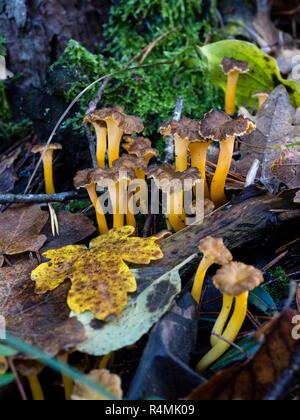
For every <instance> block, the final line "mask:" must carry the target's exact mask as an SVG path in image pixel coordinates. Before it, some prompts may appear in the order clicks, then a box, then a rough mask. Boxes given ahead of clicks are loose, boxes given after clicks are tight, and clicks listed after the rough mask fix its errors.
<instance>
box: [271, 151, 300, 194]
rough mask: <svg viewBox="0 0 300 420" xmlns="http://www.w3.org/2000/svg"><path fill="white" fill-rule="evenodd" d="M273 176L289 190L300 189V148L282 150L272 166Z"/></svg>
mask: <svg viewBox="0 0 300 420" xmlns="http://www.w3.org/2000/svg"><path fill="white" fill-rule="evenodd" d="M271 172H272V174H273V175H274V176H275V177H276V178H277V179H278V180H279V181H280V182H282V183H283V184H285V185H286V186H287V187H288V188H290V189H293V188H299V187H300V146H295V147H289V148H285V149H283V150H282V152H281V155H280V156H279V157H278V158H277V159H276V160H275V161H274V162H273V164H272V166H271Z"/></svg>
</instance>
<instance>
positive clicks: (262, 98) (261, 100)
mask: <svg viewBox="0 0 300 420" xmlns="http://www.w3.org/2000/svg"><path fill="white" fill-rule="evenodd" d="M267 99H268V96H267V95H264V96H260V95H259V96H258V106H259V108H261V107H262V106H263V105H264V104H265V102H266V101H267Z"/></svg>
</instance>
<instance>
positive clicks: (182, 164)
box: [174, 135, 190, 172]
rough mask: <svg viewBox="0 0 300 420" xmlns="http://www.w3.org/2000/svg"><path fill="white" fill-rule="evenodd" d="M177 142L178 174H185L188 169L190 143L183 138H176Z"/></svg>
mask: <svg viewBox="0 0 300 420" xmlns="http://www.w3.org/2000/svg"><path fill="white" fill-rule="evenodd" d="M174 142H175V161H176V172H184V171H186V170H187V167H188V149H189V144H190V143H189V141H188V140H183V139H182V138H181V137H178V136H176V135H175V136H174Z"/></svg>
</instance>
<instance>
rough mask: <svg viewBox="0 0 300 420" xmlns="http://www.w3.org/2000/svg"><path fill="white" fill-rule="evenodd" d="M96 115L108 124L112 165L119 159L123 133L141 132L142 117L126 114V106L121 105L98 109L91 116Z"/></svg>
mask: <svg viewBox="0 0 300 420" xmlns="http://www.w3.org/2000/svg"><path fill="white" fill-rule="evenodd" d="M96 116H97V121H103V122H105V123H106V125H107V132H108V159H109V166H110V167H112V164H113V162H114V161H115V160H117V159H119V156H120V143H121V140H122V136H123V134H124V133H126V134H135V133H140V132H141V131H143V129H144V125H143V122H142V120H141V119H140V118H138V117H133V116H130V115H126V114H125V113H124V108H123V107H120V106H115V107H113V108H104V109H100V110H97V111H95V112H94V113H93V116H90V118H96Z"/></svg>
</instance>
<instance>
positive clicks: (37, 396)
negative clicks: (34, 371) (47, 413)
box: [27, 375, 45, 401]
mask: <svg viewBox="0 0 300 420" xmlns="http://www.w3.org/2000/svg"><path fill="white" fill-rule="evenodd" d="M27 379H28V382H29V386H30V390H31V394H32V398H33V400H34V401H45V396H44V393H43V390H42V387H41V384H40V381H39V378H38V376H37V375H32V376H27Z"/></svg>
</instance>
